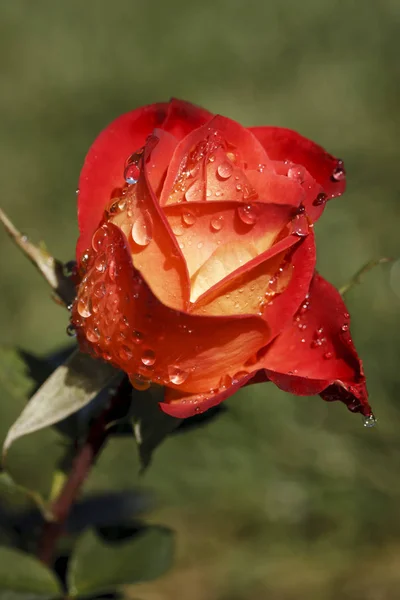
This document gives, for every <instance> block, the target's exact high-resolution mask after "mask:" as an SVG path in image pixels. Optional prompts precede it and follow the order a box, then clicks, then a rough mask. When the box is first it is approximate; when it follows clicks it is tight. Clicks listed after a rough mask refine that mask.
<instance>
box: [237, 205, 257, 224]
mask: <svg viewBox="0 0 400 600" xmlns="http://www.w3.org/2000/svg"><path fill="white" fill-rule="evenodd" d="M237 212H238V215H239V218H240V219H241V221H243V223H245V224H246V225H254V223H255V222H256V221H257V213H256V210H255V208H254V206H252V205H251V204H242V205H241V206H239V207H238V209H237Z"/></svg>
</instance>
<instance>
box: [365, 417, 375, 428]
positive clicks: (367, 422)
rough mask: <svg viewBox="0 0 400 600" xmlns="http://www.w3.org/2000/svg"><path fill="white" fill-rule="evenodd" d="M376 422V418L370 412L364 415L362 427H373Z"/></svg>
mask: <svg viewBox="0 0 400 600" xmlns="http://www.w3.org/2000/svg"><path fill="white" fill-rule="evenodd" d="M376 423H377V420H376V418H375V417H374V415H373V414H372V413H371V414H370V415H368V416H367V417H364V427H368V428H370V427H375V425H376Z"/></svg>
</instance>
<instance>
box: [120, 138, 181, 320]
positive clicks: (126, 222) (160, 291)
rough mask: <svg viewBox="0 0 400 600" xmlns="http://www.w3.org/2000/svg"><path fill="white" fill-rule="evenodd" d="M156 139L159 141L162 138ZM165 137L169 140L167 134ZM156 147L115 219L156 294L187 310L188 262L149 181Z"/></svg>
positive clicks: (148, 149)
mask: <svg viewBox="0 0 400 600" xmlns="http://www.w3.org/2000/svg"><path fill="white" fill-rule="evenodd" d="M154 139H155V141H156V142H157V140H158V139H159V138H156V137H155V138H154ZM162 139H163V140H164V139H166V138H165V136H164V137H163V138H162ZM167 139H168V138H167ZM168 142H169V140H168ZM156 147H157V146H156V145H153V146H152V145H151V144H150V143H148V144H147V146H146V149H145V152H144V163H145V169H144V170H143V169H142V172H141V174H140V177H139V180H138V182H137V184H135V185H134V186H131V187H132V190H131V191H128V192H127V194H126V196H125V197H124V199H125V201H126V209H125V210H124V211H122V212H120V213H118V214H117V215H116V216H115V217H112V219H111V220H112V222H113V223H114V224H115V225H118V227H120V228H121V230H122V231H123V232H124V233H125V235H126V236H127V239H128V242H129V248H130V251H131V254H132V260H133V264H134V266H135V268H136V269H137V270H138V271H140V273H141V274H142V276H143V278H144V279H145V281H146V282H147V284H148V285H149V286H150V288H151V290H152V292H153V294H155V296H157V298H158V299H159V300H160V301H161V302H163V303H164V304H165V305H166V306H169V307H171V308H176V309H177V310H185V309H186V308H187V306H188V301H189V294H190V288H189V277H188V272H187V268H186V263H185V260H184V258H183V256H182V253H181V251H180V248H179V246H178V242H177V241H176V238H175V236H174V235H173V233H172V231H171V228H170V226H169V224H168V221H167V219H166V218H165V216H164V214H163V211H162V210H161V209H160V206H159V204H158V201H157V198H156V196H155V195H154V193H153V191H152V190H151V188H150V186H149V184H148V176H147V169H151V164H152V149H153V148H156Z"/></svg>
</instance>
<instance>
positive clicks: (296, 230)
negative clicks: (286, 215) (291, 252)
mask: <svg viewBox="0 0 400 600" xmlns="http://www.w3.org/2000/svg"><path fill="white" fill-rule="evenodd" d="M308 232H309V223H308V219H307V217H306V215H305V214H303V213H300V214H299V215H296V216H295V217H294V219H292V231H291V233H292V235H298V236H299V237H304V236H306V235H308Z"/></svg>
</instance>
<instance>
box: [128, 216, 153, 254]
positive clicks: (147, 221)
mask: <svg viewBox="0 0 400 600" xmlns="http://www.w3.org/2000/svg"><path fill="white" fill-rule="evenodd" d="M132 239H133V241H134V242H135V244H137V245H138V246H147V245H148V244H149V243H150V242H151V240H152V239H153V221H152V219H151V216H150V213H149V212H148V211H147V210H145V211H143V212H142V213H141V214H140V215H139V217H138V218H137V219H136V221H135V222H134V224H133V225H132Z"/></svg>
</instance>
